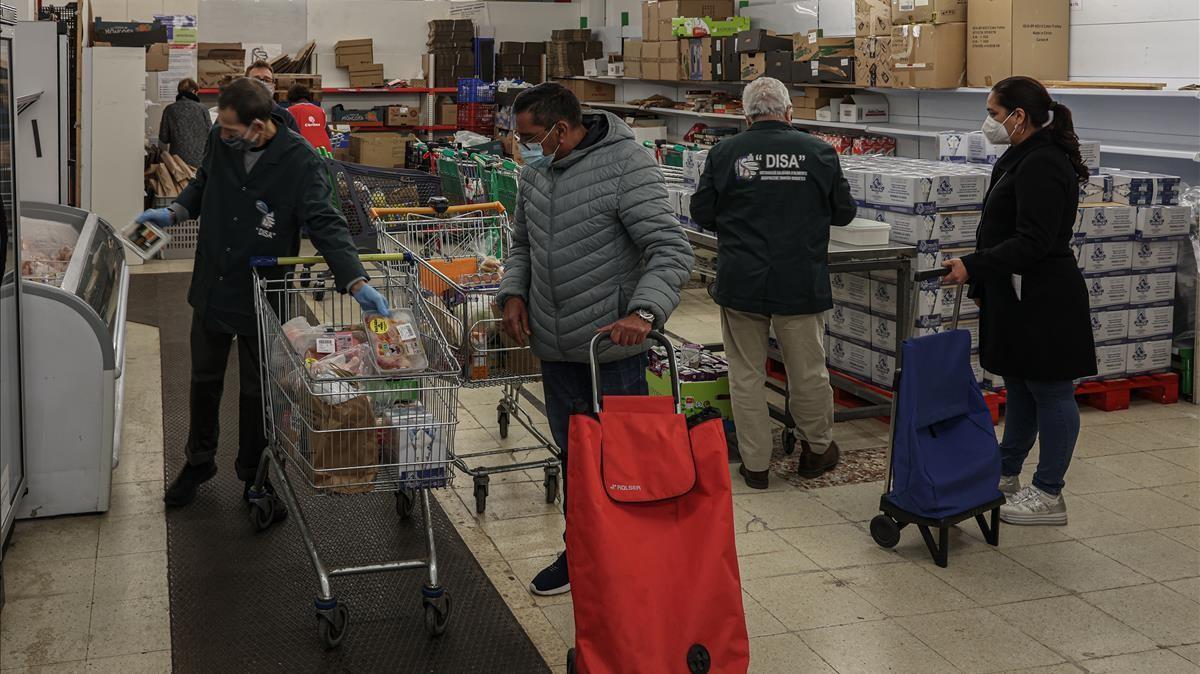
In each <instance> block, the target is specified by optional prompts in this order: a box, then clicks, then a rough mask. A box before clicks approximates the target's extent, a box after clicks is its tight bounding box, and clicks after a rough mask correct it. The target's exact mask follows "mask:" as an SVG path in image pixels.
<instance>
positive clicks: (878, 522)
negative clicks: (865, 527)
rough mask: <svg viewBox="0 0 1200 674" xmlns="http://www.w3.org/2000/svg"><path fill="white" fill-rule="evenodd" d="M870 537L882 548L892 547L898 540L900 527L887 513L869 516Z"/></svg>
mask: <svg viewBox="0 0 1200 674" xmlns="http://www.w3.org/2000/svg"><path fill="white" fill-rule="evenodd" d="M871 538H873V539H875V542H876V543H878V544H879V545H880V547H884V548H894V547H896V544H897V543H899V542H900V527H899V526H898V525H897V524H896V520H894V519H892V518H891V517H888V516H887V515H876V516H875V517H873V518H871Z"/></svg>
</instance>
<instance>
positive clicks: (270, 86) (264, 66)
mask: <svg viewBox="0 0 1200 674" xmlns="http://www.w3.org/2000/svg"><path fill="white" fill-rule="evenodd" d="M246 77H249V78H250V79H252V80H254V81H256V82H260V83H262V85H263V86H264V87H266V89H267V92H268V95H269V96H270V97H271V105H273V106H274V108H273V112H274V113H275V114H276V115H278V116H280V117H281V118H282V119H283V123H284V124H285V125H286V126H287V128H289V129H291V130H292V131H295V132H296V133H300V126H299V125H298V124H296V118H295V117H292V113H290V112H288V109H287V108H285V107H283V106H282V105H280V104H279V102H278V101H276V100H275V70H274V69H273V68H272V67H271V64H270V63H267V62H266V61H255V62H254V63H251V64H250V67H249V68H246Z"/></svg>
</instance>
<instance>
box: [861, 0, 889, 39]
mask: <svg viewBox="0 0 1200 674" xmlns="http://www.w3.org/2000/svg"><path fill="white" fill-rule="evenodd" d="M854 34H855V35H857V36H858V37H888V36H890V35H891V34H892V4H891V2H890V0H854Z"/></svg>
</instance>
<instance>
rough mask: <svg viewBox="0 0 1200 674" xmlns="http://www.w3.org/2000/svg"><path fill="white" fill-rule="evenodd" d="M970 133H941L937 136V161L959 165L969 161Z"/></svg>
mask: <svg viewBox="0 0 1200 674" xmlns="http://www.w3.org/2000/svg"><path fill="white" fill-rule="evenodd" d="M970 136H971V134H970V132H966V131H942V132H941V133H939V134H938V160H940V161H948V162H955V163H959V164H963V163H966V162H968V161H970V152H969V148H970V142H969V140H968V139H969V138H970Z"/></svg>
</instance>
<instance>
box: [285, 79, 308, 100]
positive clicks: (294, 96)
mask: <svg viewBox="0 0 1200 674" xmlns="http://www.w3.org/2000/svg"><path fill="white" fill-rule="evenodd" d="M287 99H288V103H299V102H300V101H311V100H312V90H310V89H309V88H308V85H307V84H301V83H299V82H297V83H295V84H293V85H292V86H291V87H290V88H289V89H288V92H287Z"/></svg>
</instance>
